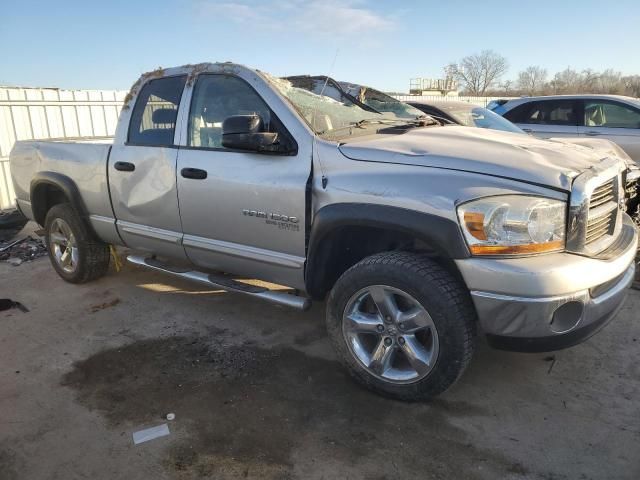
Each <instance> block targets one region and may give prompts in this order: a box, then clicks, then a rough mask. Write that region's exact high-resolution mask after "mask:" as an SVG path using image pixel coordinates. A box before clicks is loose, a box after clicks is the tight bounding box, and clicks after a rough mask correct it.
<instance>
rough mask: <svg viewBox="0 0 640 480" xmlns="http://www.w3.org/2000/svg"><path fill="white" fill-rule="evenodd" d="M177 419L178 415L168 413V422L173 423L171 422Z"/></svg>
mask: <svg viewBox="0 0 640 480" xmlns="http://www.w3.org/2000/svg"><path fill="white" fill-rule="evenodd" d="M175 419H176V414H175V413H167V420H169V421H171V420H175Z"/></svg>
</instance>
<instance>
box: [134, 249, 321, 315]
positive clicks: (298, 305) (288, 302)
mask: <svg viewBox="0 0 640 480" xmlns="http://www.w3.org/2000/svg"><path fill="white" fill-rule="evenodd" d="M127 261H128V262H129V263H132V264H134V265H139V266H141V267H146V268H149V269H151V270H156V271H158V272H164V273H168V274H170V275H173V276H176V277H180V278H184V279H185V280H191V281H193V282H198V283H202V284H204V285H208V286H210V287H214V288H219V289H221V290H226V291H228V292H235V293H242V294H244V295H248V296H250V297H255V298H260V299H262V300H266V301H267V302H271V303H275V304H277V305H284V306H285V307H291V308H295V309H297V310H303V311H304V310H308V309H309V308H310V307H311V300H310V299H309V298H304V297H299V296H297V295H291V294H288V293H284V292H275V291H273V290H269V289H268V288H265V287H260V286H256V285H249V284H246V283H242V282H238V281H236V280H233V279H231V278H228V277H226V276H224V275H216V274H210V273H204V272H198V271H196V270H189V269H188V268H180V267H174V266H172V265H168V264H165V263H162V262H160V261H158V260H156V259H154V258H144V257H142V256H138V255H129V256H127Z"/></svg>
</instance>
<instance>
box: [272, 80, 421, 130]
mask: <svg viewBox="0 0 640 480" xmlns="http://www.w3.org/2000/svg"><path fill="white" fill-rule="evenodd" d="M265 77H266V78H267V80H268V81H269V82H270V83H271V84H272V85H273V86H274V87H275V88H276V89H277V90H278V91H279V92H280V93H281V94H282V95H283V96H284V97H285V98H286V99H287V100H288V101H289V102H290V103H291V104H292V105H293V107H294V108H295V109H296V110H297V111H298V113H299V114H300V115H301V116H302V118H304V120H305V121H306V122H307V123H308V124H309V126H310V127H311V128H312V129H313V131H314V132H315V133H316V134H318V135H320V136H321V137H324V138H331V139H340V138H346V137H351V136H355V135H370V134H372V133H376V131H377V130H378V129H380V128H381V126H382V127H384V126H389V125H394V124H395V125H399V124H407V123H408V122H407V119H404V118H401V117H399V116H397V115H395V114H393V113H385V114H381V113H376V112H373V111H369V110H365V109H364V108H362V107H360V106H359V105H357V104H356V103H354V102H352V101H351V100H349V98H348V97H347V96H345V95H344V94H343V92H341V91H340V88H339V87H337V88H336V86H335V85H334V84H331V83H330V82H328V81H327V80H326V77H325V79H324V80H322V79H317V78H315V79H314V78H312V77H306V81H298V80H297V79H296V78H302V77H291V78H292V79H293V81H292V80H289V79H283V78H277V77H273V76H271V75H268V74H265ZM325 83H326V85H325ZM413 120H415V117H413Z"/></svg>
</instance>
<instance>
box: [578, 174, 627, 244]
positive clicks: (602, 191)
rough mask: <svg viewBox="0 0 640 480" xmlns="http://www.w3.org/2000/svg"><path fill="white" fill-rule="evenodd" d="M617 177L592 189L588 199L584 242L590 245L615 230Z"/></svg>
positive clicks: (617, 205) (617, 204) (617, 206)
mask: <svg viewBox="0 0 640 480" xmlns="http://www.w3.org/2000/svg"><path fill="white" fill-rule="evenodd" d="M617 186H618V177H616V178H612V179H610V180H609V181H607V182H605V183H603V184H602V185H600V186H599V187H596V189H595V190H594V191H593V194H592V195H591V199H590V201H589V213H588V216H587V231H586V237H585V244H586V245H591V244H593V243H595V242H597V241H598V240H600V239H601V238H602V237H604V236H605V235H612V234H613V232H614V231H615V226H616V219H617V217H618V208H619V202H618V188H617Z"/></svg>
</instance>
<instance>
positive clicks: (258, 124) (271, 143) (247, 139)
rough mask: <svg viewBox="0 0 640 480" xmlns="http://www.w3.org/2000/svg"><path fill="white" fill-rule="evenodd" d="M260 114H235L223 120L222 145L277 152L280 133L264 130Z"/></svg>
mask: <svg viewBox="0 0 640 480" xmlns="http://www.w3.org/2000/svg"><path fill="white" fill-rule="evenodd" d="M263 128H264V125H263V122H262V118H260V115H255V114H254V115H235V116H233V117H229V118H226V119H225V120H224V122H222V146H223V147H225V148H231V149H234V150H246V151H249V152H277V151H279V145H277V141H278V134H277V133H269V132H263V131H261V130H263Z"/></svg>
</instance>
